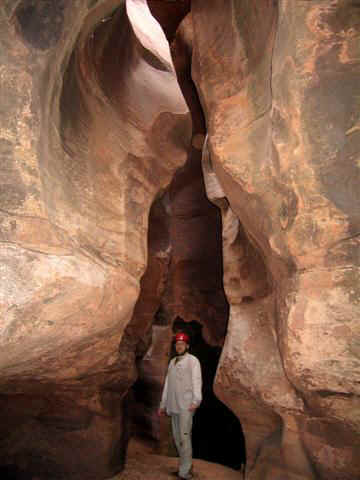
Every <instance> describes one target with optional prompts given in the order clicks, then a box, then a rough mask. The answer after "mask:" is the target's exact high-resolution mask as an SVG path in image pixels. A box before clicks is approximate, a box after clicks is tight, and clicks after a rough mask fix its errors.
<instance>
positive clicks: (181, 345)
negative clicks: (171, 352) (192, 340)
mask: <svg viewBox="0 0 360 480" xmlns="http://www.w3.org/2000/svg"><path fill="white" fill-rule="evenodd" d="M175 350H176V353H177V354H178V355H182V354H183V353H185V352H186V350H187V343H186V342H183V341H182V340H179V341H178V342H176V343H175Z"/></svg>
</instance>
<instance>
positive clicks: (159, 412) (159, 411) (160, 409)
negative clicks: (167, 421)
mask: <svg viewBox="0 0 360 480" xmlns="http://www.w3.org/2000/svg"><path fill="white" fill-rule="evenodd" d="M158 415H159V417H164V416H165V408H159V409H158Z"/></svg>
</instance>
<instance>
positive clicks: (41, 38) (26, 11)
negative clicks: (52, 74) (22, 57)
mask: <svg viewBox="0 0 360 480" xmlns="http://www.w3.org/2000/svg"><path fill="white" fill-rule="evenodd" d="M64 7H65V0H23V2H21V4H20V5H19V6H18V8H17V9H16V12H15V16H16V18H17V21H18V24H19V29H20V32H21V35H22V36H23V38H24V40H25V41H26V42H27V43H29V44H30V45H31V46H32V47H34V48H37V49H39V50H47V49H48V48H51V47H53V46H55V45H56V44H57V42H58V41H59V39H60V36H61V32H62V29H63V23H64Z"/></svg>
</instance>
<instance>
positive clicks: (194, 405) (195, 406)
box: [189, 403, 198, 412]
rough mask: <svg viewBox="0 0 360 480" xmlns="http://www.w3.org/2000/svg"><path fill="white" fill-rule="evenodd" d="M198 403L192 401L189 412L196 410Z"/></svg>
mask: <svg viewBox="0 0 360 480" xmlns="http://www.w3.org/2000/svg"><path fill="white" fill-rule="evenodd" d="M197 407H198V406H197V405H196V403H192V404H191V405H190V407H189V412H195V410H196V409H197Z"/></svg>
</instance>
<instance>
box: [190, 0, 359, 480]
mask: <svg viewBox="0 0 360 480" xmlns="http://www.w3.org/2000/svg"><path fill="white" fill-rule="evenodd" d="M192 17H193V29H194V34H193V37H194V44H193V60H192V74H193V78H194V81H195V83H196V86H197V88H198V91H199V94H200V97H201V101H202V105H203V108H204V112H205V116H206V121H207V128H208V153H207V154H206V155H205V160H204V161H205V176H206V178H207V183H208V193H209V196H210V197H212V198H213V200H214V201H215V202H216V203H218V204H219V206H220V207H221V209H222V215H223V236H224V264H225V272H224V285H225V290H226V293H227V297H228V299H229V302H230V304H231V311H230V322H229V328H228V334H227V339H226V343H225V346H224V349H223V353H222V358H221V362H220V363H221V364H220V367H219V370H218V375H217V379H216V383H215V389H216V392H217V394H218V395H219V397H220V398H222V399H223V400H224V401H225V402H226V403H227V404H228V405H230V406H231V408H232V409H233V411H234V412H236V413H237V415H238V416H239V418H240V419H241V422H242V424H243V426H244V430H245V437H246V441H247V453H248V478H251V479H258V478H277V476H282V475H286V477H287V478H296V479H298V478H299V479H300V478H303V479H305V478H306V479H310V478H317V479H318V478H321V479H327V480H328V479H339V478H341V479H349V480H350V479H353V478H355V477H356V476H357V475H358V472H359V471H360V464H359V458H358V456H357V455H356V448H355V445H356V444H357V443H358V441H359V429H360V424H359V411H360V409H359V407H360V399H359V386H360V383H359V372H360V370H359V367H360V363H359V349H358V339H359V335H360V331H359V322H358V320H357V319H358V317H359V292H358V287H357V283H358V281H357V280H356V279H357V278H358V274H359V264H358V253H355V252H358V251H359V242H358V238H359V220H360V217H359V212H360V210H359V202H360V195H359V190H358V185H359V179H360V177H359V167H358V164H357V160H356V159H357V158H358V154H359V135H358V114H357V113H356V111H357V110H358V108H357V107H356V104H357V101H356V98H357V96H358V94H359V82H358V78H359V69H360V57H359V53H360V52H359V48H358V46H359V43H358V38H359V37H358V35H359V27H360V17H359V9H358V5H356V4H354V3H353V2H337V1H335V2H330V3H328V2H322V1H316V2H311V3H303V2H297V1H291V2H279V3H278V4H277V3H276V2H272V1H267V0H264V1H258V2H245V1H244V2H232V1H229V2H226V5H224V2H220V1H215V2H212V5H211V8H210V7H207V8H206V9H205V8H204V6H203V4H202V2H200V1H198V0H195V1H193V2H192ZM356 39H357V40H356ZM240 222H241V223H240Z"/></svg>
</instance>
